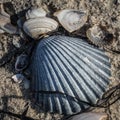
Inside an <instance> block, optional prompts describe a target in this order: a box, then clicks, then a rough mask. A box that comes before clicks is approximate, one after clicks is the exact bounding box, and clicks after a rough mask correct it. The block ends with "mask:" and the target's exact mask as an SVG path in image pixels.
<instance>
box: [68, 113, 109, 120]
mask: <svg viewBox="0 0 120 120" xmlns="http://www.w3.org/2000/svg"><path fill="white" fill-rule="evenodd" d="M106 119H107V114H105V113H92V112H88V113H82V114H79V115H75V116H73V117H70V118H69V119H66V120H106Z"/></svg>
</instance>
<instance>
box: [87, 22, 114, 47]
mask: <svg viewBox="0 0 120 120" xmlns="http://www.w3.org/2000/svg"><path fill="white" fill-rule="evenodd" d="M86 35H87V37H88V39H89V40H90V41H91V42H92V43H93V44H95V45H98V46H104V45H108V44H110V43H111V42H112V40H113V36H112V34H110V33H108V32H107V31H106V30H105V29H102V28H101V27H100V26H99V25H97V24H95V25H94V26H93V27H91V28H89V29H88V30H87V32H86Z"/></svg>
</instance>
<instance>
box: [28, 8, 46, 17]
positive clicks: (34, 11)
mask: <svg viewBox="0 0 120 120" xmlns="http://www.w3.org/2000/svg"><path fill="white" fill-rule="evenodd" d="M46 14H47V13H46V11H45V10H44V9H43V8H31V9H30V10H28V11H27V12H26V19H31V18H37V17H45V16H46Z"/></svg>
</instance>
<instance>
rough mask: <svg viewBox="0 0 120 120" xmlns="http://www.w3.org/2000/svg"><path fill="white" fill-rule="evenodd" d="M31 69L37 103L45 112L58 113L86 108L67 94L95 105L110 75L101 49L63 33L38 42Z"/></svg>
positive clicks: (106, 59)
mask: <svg viewBox="0 0 120 120" xmlns="http://www.w3.org/2000/svg"><path fill="white" fill-rule="evenodd" d="M31 72H32V83H31V89H32V91H34V92H33V98H34V99H35V100H36V103H37V105H39V106H41V108H42V107H43V109H44V110H45V112H47V111H49V112H53V113H60V114H73V113H76V112H80V111H83V110H85V109H86V108H88V107H89V105H86V104H84V103H83V102H78V100H76V99H73V98H71V97H70V96H72V97H76V98H79V99H80V100H82V101H85V102H89V103H93V104H95V103H96V102H97V100H98V99H100V98H101V97H102V95H103V93H104V92H105V91H106V89H107V86H108V84H109V82H110V80H109V77H110V75H111V72H110V61H109V58H108V57H107V56H106V55H105V53H104V51H103V50H101V49H97V48H94V47H93V46H91V45H89V44H88V43H87V42H85V41H83V40H82V39H79V38H72V37H66V36H51V37H48V38H44V39H43V40H42V41H41V42H40V43H39V44H38V46H37V48H36V50H35V51H34V53H33V56H32V59H31ZM61 93H65V94H67V95H63V94H61ZM68 95H69V96H68Z"/></svg>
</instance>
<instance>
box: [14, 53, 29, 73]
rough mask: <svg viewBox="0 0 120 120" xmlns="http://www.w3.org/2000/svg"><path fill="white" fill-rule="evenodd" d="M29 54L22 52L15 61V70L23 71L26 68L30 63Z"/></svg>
mask: <svg viewBox="0 0 120 120" xmlns="http://www.w3.org/2000/svg"><path fill="white" fill-rule="evenodd" d="M28 59H29V58H28V55H26V54H21V55H20V56H18V57H17V60H16V63H15V70H17V71H22V70H23V69H25V68H26V67H27V65H28Z"/></svg>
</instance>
